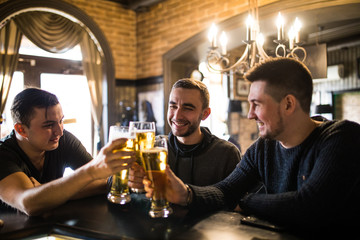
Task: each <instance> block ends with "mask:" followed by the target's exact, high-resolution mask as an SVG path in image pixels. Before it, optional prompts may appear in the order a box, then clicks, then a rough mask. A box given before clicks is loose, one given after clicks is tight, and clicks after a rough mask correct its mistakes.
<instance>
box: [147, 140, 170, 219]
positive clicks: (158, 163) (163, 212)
mask: <svg viewBox="0 0 360 240" xmlns="http://www.w3.org/2000/svg"><path fill="white" fill-rule="evenodd" d="M140 149H141V157H142V160H143V166H144V169H145V172H146V174H147V177H148V178H149V179H150V180H151V182H152V187H153V189H154V195H153V197H152V199H151V207H150V211H149V215H150V216H151V217H153V218H156V217H163V218H166V217H168V216H169V215H170V214H171V213H172V209H171V207H170V205H169V202H168V201H167V200H166V195H165V191H166V181H167V180H166V174H165V168H166V163H167V156H168V150H167V142H166V138H165V137H163V136H156V139H155V142H154V147H152V148H140Z"/></svg>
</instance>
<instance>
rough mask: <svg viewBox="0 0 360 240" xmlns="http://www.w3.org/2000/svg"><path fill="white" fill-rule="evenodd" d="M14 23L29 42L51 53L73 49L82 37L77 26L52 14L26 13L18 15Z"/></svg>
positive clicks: (80, 29)
mask: <svg viewBox="0 0 360 240" xmlns="http://www.w3.org/2000/svg"><path fill="white" fill-rule="evenodd" d="M14 21H15V22H16V24H17V26H18V27H19V28H20V29H21V31H22V33H24V34H25V35H26V37H27V38H28V39H29V40H30V41H32V42H33V43H34V44H35V45H36V46H38V47H39V48H42V49H43V50H45V51H48V52H52V53H62V52H66V51H68V50H69V49H71V48H73V47H75V46H76V45H77V44H79V42H80V41H81V38H82V35H83V29H82V27H81V26H80V25H79V24H76V23H74V22H72V21H70V20H69V19H67V18H64V17H62V16H60V15H57V14H54V13H48V12H38V11H34V12H27V13H23V14H20V15H18V16H17V17H16V18H15V19H14Z"/></svg>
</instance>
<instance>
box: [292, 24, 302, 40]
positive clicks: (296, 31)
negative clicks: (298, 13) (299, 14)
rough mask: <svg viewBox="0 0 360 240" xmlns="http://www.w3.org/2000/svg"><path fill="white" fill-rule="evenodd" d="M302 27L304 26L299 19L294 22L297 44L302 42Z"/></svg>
mask: <svg viewBox="0 0 360 240" xmlns="http://www.w3.org/2000/svg"><path fill="white" fill-rule="evenodd" d="M301 27H302V24H301V22H300V20H299V18H295V22H294V29H295V42H296V43H299V42H300V29H301Z"/></svg>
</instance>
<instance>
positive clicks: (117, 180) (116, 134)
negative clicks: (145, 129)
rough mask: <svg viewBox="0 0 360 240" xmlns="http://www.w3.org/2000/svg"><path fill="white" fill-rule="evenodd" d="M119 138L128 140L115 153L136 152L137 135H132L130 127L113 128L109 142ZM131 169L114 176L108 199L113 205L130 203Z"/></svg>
mask: <svg viewBox="0 0 360 240" xmlns="http://www.w3.org/2000/svg"><path fill="white" fill-rule="evenodd" d="M118 138H127V141H126V142H125V143H124V144H123V145H122V146H119V147H118V148H117V149H115V150H114V152H118V151H127V152H128V151H134V150H135V135H132V134H131V132H130V131H129V128H128V127H124V126H111V127H110V132H109V140H110V141H112V140H114V139H118ZM128 179H129V168H126V169H123V170H121V171H120V172H119V173H116V174H114V175H113V176H112V184H111V189H110V192H109V193H108V195H107V199H108V200H109V201H110V202H112V203H117V204H125V203H128V202H130V200H131V197H130V191H129V187H128Z"/></svg>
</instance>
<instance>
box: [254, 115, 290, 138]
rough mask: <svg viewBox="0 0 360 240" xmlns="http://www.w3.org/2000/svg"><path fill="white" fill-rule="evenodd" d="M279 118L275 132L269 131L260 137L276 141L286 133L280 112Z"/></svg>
mask: <svg viewBox="0 0 360 240" xmlns="http://www.w3.org/2000/svg"><path fill="white" fill-rule="evenodd" d="M278 116H279V120H278V121H277V123H276V126H275V128H274V130H272V131H269V130H268V131H266V132H265V134H264V135H262V136H260V137H262V138H264V139H268V140H276V139H277V137H278V136H279V135H280V134H281V133H282V132H283V131H284V121H283V118H282V117H281V115H280V113H279V112H278Z"/></svg>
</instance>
